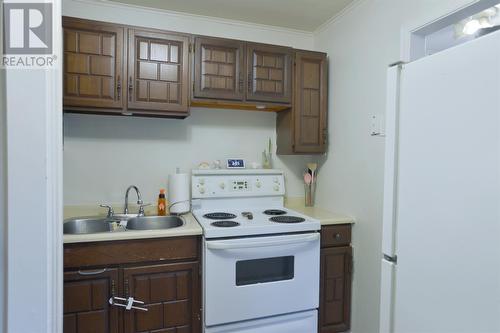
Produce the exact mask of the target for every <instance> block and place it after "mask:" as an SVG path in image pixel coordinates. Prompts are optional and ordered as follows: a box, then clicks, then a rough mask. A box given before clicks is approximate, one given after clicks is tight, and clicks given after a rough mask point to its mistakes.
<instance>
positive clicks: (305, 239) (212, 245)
mask: <svg viewBox="0 0 500 333" xmlns="http://www.w3.org/2000/svg"><path fill="white" fill-rule="evenodd" d="M319 237H320V235H319V233H314V234H310V235H307V236H302V237H300V238H295V239H283V240H274V241H266V240H262V241H257V242H251V243H245V242H244V241H243V240H241V242H238V243H236V242H232V243H228V242H225V241H210V242H207V248H208V249H211V250H232V249H246V248H252V247H262V246H281V245H290V244H301V243H310V242H315V241H317V240H319Z"/></svg>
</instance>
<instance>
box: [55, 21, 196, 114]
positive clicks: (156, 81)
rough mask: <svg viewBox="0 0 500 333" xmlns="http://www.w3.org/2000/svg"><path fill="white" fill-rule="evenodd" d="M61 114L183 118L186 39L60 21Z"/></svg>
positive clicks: (93, 23) (186, 93)
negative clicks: (61, 49)
mask: <svg viewBox="0 0 500 333" xmlns="http://www.w3.org/2000/svg"><path fill="white" fill-rule="evenodd" d="M63 31H64V84H63V96H64V100H63V108H64V110H65V111H70V112H82V113H96V114H137V115H143V116H144V115H150V116H160V117H161V116H168V117H177V118H185V117H186V116H188V115H189V99H190V94H189V87H190V75H189V70H190V66H189V45H190V38H191V37H190V35H187V34H178V33H170V32H165V31H159V30H152V29H141V28H136V27H129V26H125V25H116V24H108V23H102V22H97V21H89V20H83V19H76V18H69V17H64V18H63Z"/></svg>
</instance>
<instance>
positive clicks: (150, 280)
mask: <svg viewBox="0 0 500 333" xmlns="http://www.w3.org/2000/svg"><path fill="white" fill-rule="evenodd" d="M123 278H124V281H125V282H124V284H125V297H134V299H137V300H140V301H143V302H144V303H145V304H144V305H140V306H141V307H144V308H146V309H148V311H147V312H143V311H126V312H125V321H124V323H125V324H124V332H126V333H132V332H144V331H154V330H161V329H165V330H172V331H174V330H175V331H176V332H199V330H198V323H199V318H198V315H199V311H198V310H199V309H197V308H196V307H193V303H194V302H195V301H196V298H197V297H198V296H197V295H198V294H199V292H200V290H198V283H197V280H198V265H197V264H193V263H187V264H170V265H156V266H155V265H148V266H140V267H132V268H125V269H124V270H123ZM193 323H194V324H193Z"/></svg>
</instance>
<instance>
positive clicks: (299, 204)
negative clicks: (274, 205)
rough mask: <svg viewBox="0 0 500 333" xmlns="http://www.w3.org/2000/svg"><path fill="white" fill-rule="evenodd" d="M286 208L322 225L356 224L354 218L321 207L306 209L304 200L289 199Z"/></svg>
mask: <svg viewBox="0 0 500 333" xmlns="http://www.w3.org/2000/svg"><path fill="white" fill-rule="evenodd" d="M285 207H286V208H290V209H293V210H295V211H297V212H299V213H301V214H304V215H307V216H309V217H312V218H314V219H317V220H319V221H320V222H321V225H335V224H353V223H354V222H355V219H354V218H353V217H352V216H348V215H343V214H339V213H334V212H331V211H328V210H326V209H323V208H319V207H306V206H305V204H304V198H287V199H286V201H285Z"/></svg>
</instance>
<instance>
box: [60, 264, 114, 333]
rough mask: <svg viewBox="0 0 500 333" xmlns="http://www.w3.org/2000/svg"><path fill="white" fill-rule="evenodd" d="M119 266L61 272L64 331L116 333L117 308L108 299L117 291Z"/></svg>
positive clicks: (65, 332)
mask: <svg viewBox="0 0 500 333" xmlns="http://www.w3.org/2000/svg"><path fill="white" fill-rule="evenodd" d="M118 281H119V277H118V269H107V270H105V269H98V270H80V271H72V272H65V273H64V319H63V323H64V333H73V332H74V333H82V332H93V333H101V332H102V333H105V332H110V333H115V332H118V328H119V315H120V313H119V311H118V308H116V307H111V306H110V305H109V303H108V300H109V298H110V297H113V296H114V295H117V294H118V293H119V290H118V289H117V288H118Z"/></svg>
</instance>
